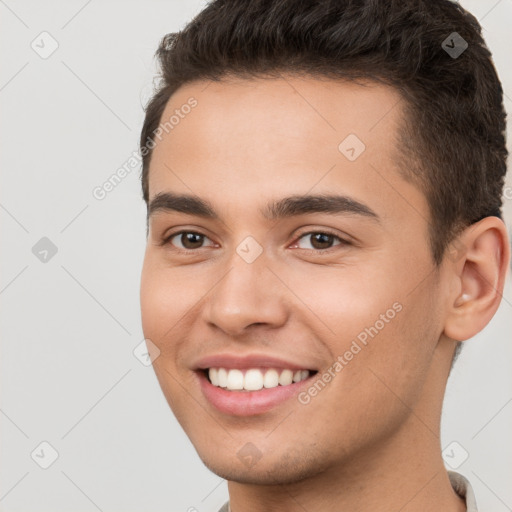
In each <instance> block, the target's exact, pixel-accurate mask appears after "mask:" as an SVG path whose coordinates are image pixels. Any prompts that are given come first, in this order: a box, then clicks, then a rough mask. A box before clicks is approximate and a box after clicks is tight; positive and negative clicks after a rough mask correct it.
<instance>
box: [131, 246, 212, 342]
mask: <svg viewBox="0 0 512 512" xmlns="http://www.w3.org/2000/svg"><path fill="white" fill-rule="evenodd" d="M196 282H197V280H196V279H194V275H193V273H192V272H191V271H189V270H184V269H171V268H169V267H168V266H166V265H165V264H163V263H162V262H161V260H160V259H159V258H157V257H155V256H153V255H151V254H146V257H145V259H144V265H143V268H142V275H141V285H140V305H141V317H142V328H143V331H144V336H145V337H147V338H150V339H152V340H153V341H154V342H155V343H156V344H157V345H159V343H160V341H162V340H164V339H165V338H166V335H167V336H168V335H169V333H170V332H171V330H172V329H174V328H178V327H179V326H177V324H178V322H179V321H180V322H186V321H187V318H186V315H187V313H188V312H190V311H191V309H192V308H193V307H194V304H196V303H197V302H198V301H199V300H200V298H201V294H200V293H199V292H200V290H201V289H204V287H203V286H197V284H195V283H196ZM203 293H204V292H203Z"/></svg>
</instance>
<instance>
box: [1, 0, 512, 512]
mask: <svg viewBox="0 0 512 512" xmlns="http://www.w3.org/2000/svg"><path fill="white" fill-rule="evenodd" d="M461 3H462V4H463V5H464V6H465V7H466V8H468V9H469V10H470V11H471V12H473V13H474V14H475V16H476V17H477V18H478V19H479V20H480V22H481V24H482V26H483V28H484V36H485V39H486V41H487V43H488V46H489V47H490V49H491V51H492V52H493V54H494V59H495V62H496V66H497V69H498V72H499V74H500V78H501V80H502V83H503V86H504V90H505V93H506V97H505V105H506V108H507V110H508V111H510V110H511V107H512V101H511V98H512V69H511V67H510V64H509V62H510V49H511V48H512V35H511V32H510V29H509V27H510V24H511V23H512V0H500V1H496V0H492V1H491V2H487V1H483V0H479V1H477V0H471V1H464V2H461ZM204 5H205V2H204V1H188V0H187V1H180V2H178V1H172V0H165V1H163V0H161V1H158V0H152V1H144V2H143V1H124V2H121V1H117V2H115V1H100V0H89V1H84V0H73V1H70V0H68V1H63V0H62V1H60V2H57V1H46V2H42V1H35V0H33V1H20V0H5V1H4V0H0V15H1V20H2V22H1V23H2V27H1V30H0V38H1V42H2V46H1V48H2V50H1V51H2V66H1V68H0V88H1V89H0V92H1V94H0V101H1V108H2V117H1V120H2V122H1V137H2V152H1V155H0V158H1V168H2V186H1V188H0V220H1V230H2V238H3V240H2V261H1V275H0V301H1V302H0V314H1V329H2V347H1V359H0V360H1V379H2V380H1V384H2V386H1V414H0V418H1V419H0V421H1V428H2V438H1V461H2V465H1V474H0V510H2V511H9V512H14V511H23V512H29V511H30V512H42V511H52V512H61V511H62V512H64V511H66V512H67V511H69V510H73V511H77V512H79V511H84V512H86V511H91V512H94V511H95V510H101V511H104V512H107V511H124V512H132V511H133V512H135V511H138V512H141V511H150V510H151V511H159V510H168V511H187V510H192V508H191V507H195V509H196V510H198V511H216V510H217V509H218V508H219V507H220V505H221V504H222V503H224V501H225V500H226V499H227V498H228V494H227V485H226V482H225V481H224V480H222V479H221V478H219V477H218V476H216V475H214V474H212V473H211V472H210V471H208V470H207V469H206V468H205V467H204V466H203V465H202V463H201V461H200V459H199V457H198V456H197V454H196V453H195V450H194V448H193V446H192V445H191V443H190V442H189V441H188V438H187V437H186V436H185V434H184V433H183V431H182V430H181V427H180V426H179V425H178V423H177V421H176V420H175V419H174V417H173V415H172V413H171V412H170V410H169V408H168V406H167V403H166V402H165V399H164V397H163V394H162V392H161V390H160V388H159V386H158V383H157V380H156V377H155V375H154V373H153V370H152V368H151V366H149V367H146V366H144V365H143V364H142V363H141V362H140V361H139V360H138V359H137V358H136V357H135V356H134V354H133V351H134V349H135V348H136V347H137V346H138V345H139V344H140V343H141V341H142V340H143V334H142V329H141V322H140V310H139V279H140V270H141V266H142V259H143V253H144V246H145V205H144V203H143V201H142V198H141V194H140V182H139V173H140V168H139V167H137V168H135V169H134V170H133V171H132V172H131V173H130V174H128V176H127V177H126V178H125V179H124V180H123V181H122V182H121V183H120V184H119V185H118V186H117V187H116V188H115V189H114V190H113V191H111V192H110V193H109V194H108V195H107V197H105V198H104V199H103V200H98V199H95V197H94V196H93V194H92V191H93V189H94V188H95V187H97V186H101V184H102V183H103V182H105V181H106V180H107V179H108V178H109V177H110V176H111V175H112V174H113V173H114V172H115V171H116V170H117V169H118V168H119V167H121V166H122V165H123V164H124V163H125V162H127V161H128V160H129V158H130V156H132V154H133V152H134V151H136V150H137V141H138V137H139V133H140V128H141V125H142V121H143V110H142V105H143V104H145V102H146V100H147V99H148V97H149V95H150V93H151V90H152V80H153V76H154V72H155V62H154V59H153V55H154V52H155V50H156V48H157V45H158V42H159V40H160V38H161V37H162V36H163V35H164V34H166V33H168V32H173V31H176V30H178V29H180V28H181V27H182V26H183V25H184V24H185V23H186V21H187V20H189V19H190V18H191V17H192V16H193V15H194V14H196V13H197V12H199V10H200V9H201V8H202V6H204ZM42 32H48V34H50V35H49V36H48V35H42V36H41V35H40V34H41V33H42ZM56 44H58V48H57V49H56V50H55V51H54V53H53V54H52V55H50V56H47V55H43V56H44V57H46V58H42V56H41V53H43V54H44V52H49V51H50V50H51V49H52V45H56ZM31 45H32V46H35V48H33V47H32V46H31ZM38 52H39V53H38ZM509 133H510V130H509ZM509 138H510V136H509ZM509 148H510V146H509ZM505 203H506V204H505V211H506V215H507V218H508V225H509V226H510V220H511V217H512V215H511V211H512V206H511V204H512V185H511V180H510V173H509V181H508V184H507V189H506V199H505ZM44 237H46V238H47V239H49V241H51V242H49V241H48V240H43V241H41V239H42V238H44ZM36 244H39V245H36ZM34 246H35V247H36V249H33V248H34ZM52 248H53V251H55V249H56V250H57V252H56V254H54V255H53V253H52ZM44 251H48V252H47V253H45V252H44ZM34 253H36V254H34ZM40 258H43V259H45V258H46V261H41V259H40ZM511 332H512V291H511V284H510V278H509V281H508V283H507V289H506V292H505V296H504V300H503V302H502V305H501V307H500V310H499V311H498V313H497V315H496V316H495V318H494V319H493V321H492V322H491V324H490V325H489V326H488V327H487V328H486V329H485V330H484V331H483V332H482V333H481V334H479V335H478V336H477V337H476V338H475V339H473V340H471V341H469V342H467V343H466V347H465V350H464V351H463V353H462V355H461V357H460V360H459V362H458V363H457V365H456V367H455V369H454V371H453V373H452V376H451V378H450V382H449V386H448V390H447V394H446V401H445V411H444V418H443V428H442V446H443V448H446V450H445V453H446V454H447V458H446V459H445V460H447V461H450V462H451V464H452V465H453V466H457V471H459V472H461V473H463V474H464V475H466V476H467V477H468V478H469V479H470V481H471V482H472V485H473V487H474V490H475V493H476V496H477V501H478V503H479V508H480V510H482V511H484V510H486V511H494V512H502V511H503V512H504V511H507V510H512V487H511V486H510V482H511V481H512V468H511V463H510V461H511V460H512V437H511V435H510V432H511V425H512V403H511V402H512V375H511V371H510V368H511V362H512V347H511V345H510V340H511ZM43 442H45V443H49V445H51V447H53V448H50V447H49V446H48V445H47V444H43V445H41V443H43ZM52 450H55V451H56V452H57V453H58V458H57V459H56V460H55V461H54V462H53V464H51V465H50V466H49V467H48V468H47V469H43V468H42V467H40V466H41V464H42V465H45V464H49V463H50V462H52ZM466 456H467V458H466ZM465 458H466V459H465ZM464 459H465V460H464Z"/></svg>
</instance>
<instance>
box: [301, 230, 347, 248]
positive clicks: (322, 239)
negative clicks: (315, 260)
mask: <svg viewBox="0 0 512 512" xmlns="http://www.w3.org/2000/svg"><path fill="white" fill-rule="evenodd" d="M301 240H308V241H309V247H307V246H303V245H301V244H302V242H301ZM336 241H337V243H335V242H336ZM297 245H298V247H299V248H300V249H314V250H317V251H321V250H326V249H330V248H332V247H334V246H337V245H349V243H348V242H346V241H345V240H343V239H342V238H340V237H339V236H338V235H335V234H333V233H327V232H322V231H311V232H309V233H304V234H303V235H301V236H300V238H299V241H298V242H297Z"/></svg>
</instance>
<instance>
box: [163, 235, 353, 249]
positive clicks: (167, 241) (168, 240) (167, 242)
mask: <svg viewBox="0 0 512 512" xmlns="http://www.w3.org/2000/svg"><path fill="white" fill-rule="evenodd" d="M185 233H188V234H194V235H199V236H202V237H204V238H208V237H207V236H206V235H204V234H202V233H199V232H197V231H188V230H181V231H176V232H175V233H171V234H170V235H169V236H167V237H165V238H164V239H163V240H162V242H161V243H160V244H159V245H161V246H165V245H170V246H172V244H171V240H172V239H173V238H174V237H176V236H178V235H182V234H185ZM307 235H328V236H332V237H333V238H334V239H336V240H338V241H339V242H340V243H339V244H337V245H334V246H332V247H328V248H327V249H302V248H300V247H299V248H298V250H301V251H313V252H316V253H323V254H325V253H330V252H332V251H334V250H336V248H337V247H343V246H347V245H352V243H351V242H349V241H348V240H345V239H343V238H341V237H340V236H339V235H336V234H335V233H333V232H331V231H329V230H323V231H306V232H304V233H301V234H299V235H298V236H297V238H296V239H295V241H294V242H293V244H294V245H295V244H297V243H298V242H299V240H301V239H302V238H304V237H305V236H307ZM200 249H206V247H198V248H197V249H181V248H180V247H174V246H173V250H174V251H177V252H180V253H192V252H195V251H198V250H200Z"/></svg>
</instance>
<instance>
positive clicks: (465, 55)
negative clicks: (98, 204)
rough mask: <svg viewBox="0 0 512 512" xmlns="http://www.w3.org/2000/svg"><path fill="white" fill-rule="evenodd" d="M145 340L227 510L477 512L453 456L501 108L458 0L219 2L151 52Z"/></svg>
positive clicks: (483, 262) (491, 266)
mask: <svg viewBox="0 0 512 512" xmlns="http://www.w3.org/2000/svg"><path fill="white" fill-rule="evenodd" d="M158 57H159V59H160V65H161V68H162V80H161V83H160V86H159V88H158V90H157V91H156V93H155V96H154V97H153V99H152V100H151V102H150V103H149V104H148V106H147V109H146V119H145V123H144V126H143V130H142V135H141V152H142V154H143V156H144V162H143V172H142V187H143V195H144V199H145V201H146V203H147V205H148V243H147V250H146V254H145V260H144V267H143V271H142V279H141V309H142V323H143V330H144V335H145V337H146V338H147V339H148V340H150V341H148V346H149V347H150V352H151V351H152V352H153V356H154V361H153V365H154V369H155V372H156V375H157V377H158V380H159V383H160V385H161V388H162V390H163V393H164V395H165V397H166V399H167V401H168V403H169V405H170V407H171V408H172V410H173V412H174V414H175V415H176V418H177V419H178V421H179V423H180V425H181V426H182V427H183V429H184V431H185V432H186V433H187V435H188V436H189V438H190V440H191V442H192V443H193V444H194V447H195V448H196V450H197V452H198V454H199V456H200V457H201V459H202V460H203V462H204V463H205V465H206V466H207V467H208V468H209V469H210V470H211V471H213V472H214V473H216V474H218V475H220V476H221V477H223V478H225V479H226V480H227V481H228V490H229V496H230V500H229V502H228V503H226V504H225V505H224V507H223V508H222V511H227V510H231V511H232V512H260V511H277V510H280V511H281V510H286V511H304V510H308V511H322V512H331V511H350V512H356V511H370V510H372V511H374V510H379V511H381V512H384V511H398V510H400V511H402V512H419V511H422V512H426V511H439V510H443V511H444V512H455V511H464V510H468V511H475V510H477V509H476V502H475V499H474V496H473V492H472V490H471V486H470V484H469V482H468V481H467V480H466V479H465V478H463V477H462V476H461V475H459V474H457V473H453V472H450V473H449V472H447V471H446V469H445V467H444V465H443V460H442V457H441V447H440V418H441V408H442V402H443V395H444V390H445V386H446V382H447V378H448V375H449V372H450V368H451V365H452V362H453V360H454V357H455V354H456V350H458V349H459V347H460V345H461V342H463V341H464V340H467V339H469V338H471V337H473V336H474V335H475V334H477V333H478V332H479V331H481V330H482V329H483V328H484V327H485V325H487V323H488V322H489V321H490V320H491V318H492V316H493V315H494V313H495V312H496V310H497V308H498V305H499V303H500V298H501V294H502V291H503V286H504V280H505V275H506V269H507V265H508V261H509V258H510V251H509V243H508V239H507V232H506V228H505V226H504V223H503V221H502V220H501V191H502V187H503V180H504V175H505V172H506V157H507V151H506V148H505V113H504V110H503V103H502V89H501V86H500V82H499V80H498V77H497V75H496V71H495V69H494V66H493V63H492V60H491V56H490V53H489V51H488V50H487V48H486V46H485V44H484V42H483V40H482V37H481V34H480V27H479V25H478V23H477V21H476V20H475V18H474V17H473V16H471V15H470V14H468V13H467V12H465V11H464V10H463V8H462V7H460V6H459V5H458V4H456V3H452V2H450V1H448V0H433V1H432V0H429V1H423V0H405V1H404V0H401V1H397V0H393V1H388V0H386V1H384V0H382V1H379V0H359V1H349V0H333V1H324V0H310V1H304V0H300V1H299V0H256V1H251V2H247V1H245V0H217V1H214V2H212V3H210V4H209V5H208V6H207V7H206V8H205V9H204V10H203V11H202V12H201V13H200V14H199V15H198V16H197V17H196V18H194V19H193V20H192V21H191V22H190V23H189V24H188V25H187V26H186V27H185V28H184V29H183V30H182V31H181V32H179V33H177V34H169V35H168V36H166V37H165V38H164V39H163V41H162V43H161V45H160V47H159V49H158Z"/></svg>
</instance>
